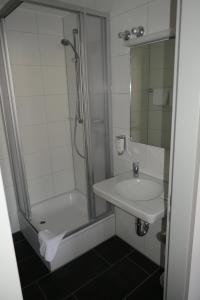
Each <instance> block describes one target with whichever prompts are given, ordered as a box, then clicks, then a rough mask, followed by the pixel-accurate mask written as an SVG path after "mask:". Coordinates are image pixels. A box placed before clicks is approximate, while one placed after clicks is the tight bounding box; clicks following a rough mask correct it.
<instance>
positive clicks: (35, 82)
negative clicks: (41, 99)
mask: <svg viewBox="0 0 200 300" xmlns="http://www.w3.org/2000/svg"><path fill="white" fill-rule="evenodd" d="M12 73H13V83H14V90H15V96H18V97H20V96H35V95H43V86H42V74H41V68H40V67H35V66H21V65H13V66H12Z"/></svg>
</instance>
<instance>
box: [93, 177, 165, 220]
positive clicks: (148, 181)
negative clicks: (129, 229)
mask: <svg viewBox="0 0 200 300" xmlns="http://www.w3.org/2000/svg"><path fill="white" fill-rule="evenodd" d="M163 187H164V183H163V181H162V180H160V179H158V178H155V177H153V176H149V175H147V174H144V173H140V175H139V177H137V178H136V177H134V176H133V172H127V173H124V174H120V175H118V176H115V177H112V178H109V179H106V180H103V181H101V182H98V183H95V184H94V186H93V190H94V192H95V194H96V195H97V196H99V197H101V198H103V199H105V200H106V201H108V202H110V203H112V204H113V205H115V206H116V207H118V208H121V209H122V210H123V211H126V212H127V213H129V214H131V215H133V216H135V217H137V218H139V219H141V220H143V221H145V222H147V223H149V224H152V223H154V222H156V221H158V220H160V219H162V218H163V217H164V216H165V201H164V191H163V190H164V189H163Z"/></svg>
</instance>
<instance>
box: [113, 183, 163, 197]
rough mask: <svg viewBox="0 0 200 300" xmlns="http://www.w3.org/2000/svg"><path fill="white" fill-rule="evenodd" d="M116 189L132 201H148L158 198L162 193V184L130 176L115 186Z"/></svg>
mask: <svg viewBox="0 0 200 300" xmlns="http://www.w3.org/2000/svg"><path fill="white" fill-rule="evenodd" d="M115 189H116V191H117V192H118V193H119V194H120V195H121V196H122V197H123V198H126V199H128V200H132V201H148V200H153V199H155V198H158V197H160V196H161V194H162V193H163V185H162V184H160V183H158V182H155V181H152V180H148V179H143V178H131V179H128V180H124V181H121V182H119V183H117V184H116V186H115Z"/></svg>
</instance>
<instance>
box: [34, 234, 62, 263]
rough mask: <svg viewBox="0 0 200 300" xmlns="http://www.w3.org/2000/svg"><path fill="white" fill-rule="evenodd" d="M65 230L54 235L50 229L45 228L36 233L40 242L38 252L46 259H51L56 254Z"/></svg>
mask: <svg viewBox="0 0 200 300" xmlns="http://www.w3.org/2000/svg"><path fill="white" fill-rule="evenodd" d="M64 235H65V232H63V233H61V234H59V235H55V234H53V233H52V232H51V231H49V230H47V229H45V230H43V231H40V232H39V233H38V240H39V244H40V254H41V256H42V257H44V259H45V260H46V261H49V262H50V261H52V260H53V259H54V257H55V255H56V252H57V250H58V247H59V245H60V242H61V241H62V239H63V237H64Z"/></svg>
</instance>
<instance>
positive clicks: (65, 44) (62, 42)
mask: <svg viewBox="0 0 200 300" xmlns="http://www.w3.org/2000/svg"><path fill="white" fill-rule="evenodd" d="M61 44H62V45H63V46H69V45H70V41H69V40H67V39H62V40H61Z"/></svg>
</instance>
